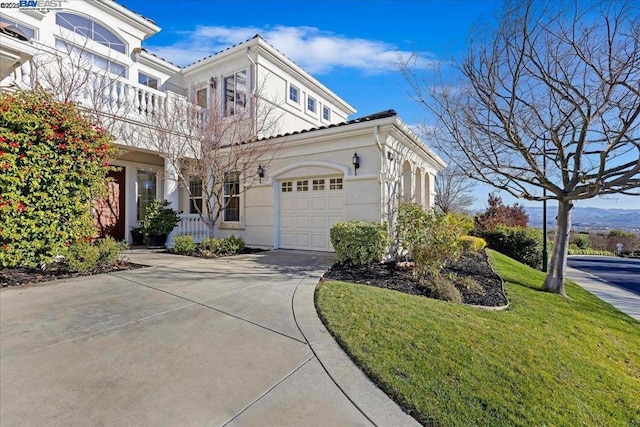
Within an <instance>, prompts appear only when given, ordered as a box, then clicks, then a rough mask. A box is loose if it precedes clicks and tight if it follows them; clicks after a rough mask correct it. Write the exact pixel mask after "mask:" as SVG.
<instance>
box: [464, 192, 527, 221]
mask: <svg viewBox="0 0 640 427" xmlns="http://www.w3.org/2000/svg"><path fill="white" fill-rule="evenodd" d="M474 222H475V227H476V229H478V230H493V229H495V228H496V227H498V226H504V227H520V228H525V227H526V226H527V223H528V222H529V215H527V213H526V212H525V210H524V206H522V205H521V204H519V203H516V204H514V205H513V206H509V205H505V204H504V203H503V202H502V198H501V197H500V196H497V195H495V194H493V193H489V201H488V206H487V210H486V211H484V212H483V213H481V214H477V215H476V217H475V218H474Z"/></svg>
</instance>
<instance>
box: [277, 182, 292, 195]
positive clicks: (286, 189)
mask: <svg viewBox="0 0 640 427" xmlns="http://www.w3.org/2000/svg"><path fill="white" fill-rule="evenodd" d="M280 188H281V191H282V192H283V193H291V192H293V182H291V181H284V182H283V183H282V184H281V187H280Z"/></svg>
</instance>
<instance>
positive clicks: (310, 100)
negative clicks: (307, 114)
mask: <svg viewBox="0 0 640 427" xmlns="http://www.w3.org/2000/svg"><path fill="white" fill-rule="evenodd" d="M307 111H311V112H312V113H315V112H316V99H315V98H314V97H313V96H307Z"/></svg>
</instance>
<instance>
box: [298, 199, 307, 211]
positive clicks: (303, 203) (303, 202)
mask: <svg viewBox="0 0 640 427" xmlns="http://www.w3.org/2000/svg"><path fill="white" fill-rule="evenodd" d="M296 210H298V211H307V210H309V197H306V196H304V197H299V198H296Z"/></svg>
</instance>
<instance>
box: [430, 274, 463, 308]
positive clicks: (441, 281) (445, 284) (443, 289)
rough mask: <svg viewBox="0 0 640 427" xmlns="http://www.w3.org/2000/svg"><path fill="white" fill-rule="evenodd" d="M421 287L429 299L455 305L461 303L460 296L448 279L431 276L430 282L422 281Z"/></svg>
mask: <svg viewBox="0 0 640 427" xmlns="http://www.w3.org/2000/svg"><path fill="white" fill-rule="evenodd" d="M421 286H424V287H425V288H426V289H427V291H428V294H429V296H430V297H431V298H435V299H439V300H442V301H449V302H455V303H461V302H462V294H461V293H460V291H459V290H458V289H457V288H456V287H455V286H454V285H453V283H452V282H451V281H450V280H449V279H448V278H445V277H442V276H433V277H432V278H431V279H430V280H428V281H426V280H425V281H423V282H422V284H421Z"/></svg>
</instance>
